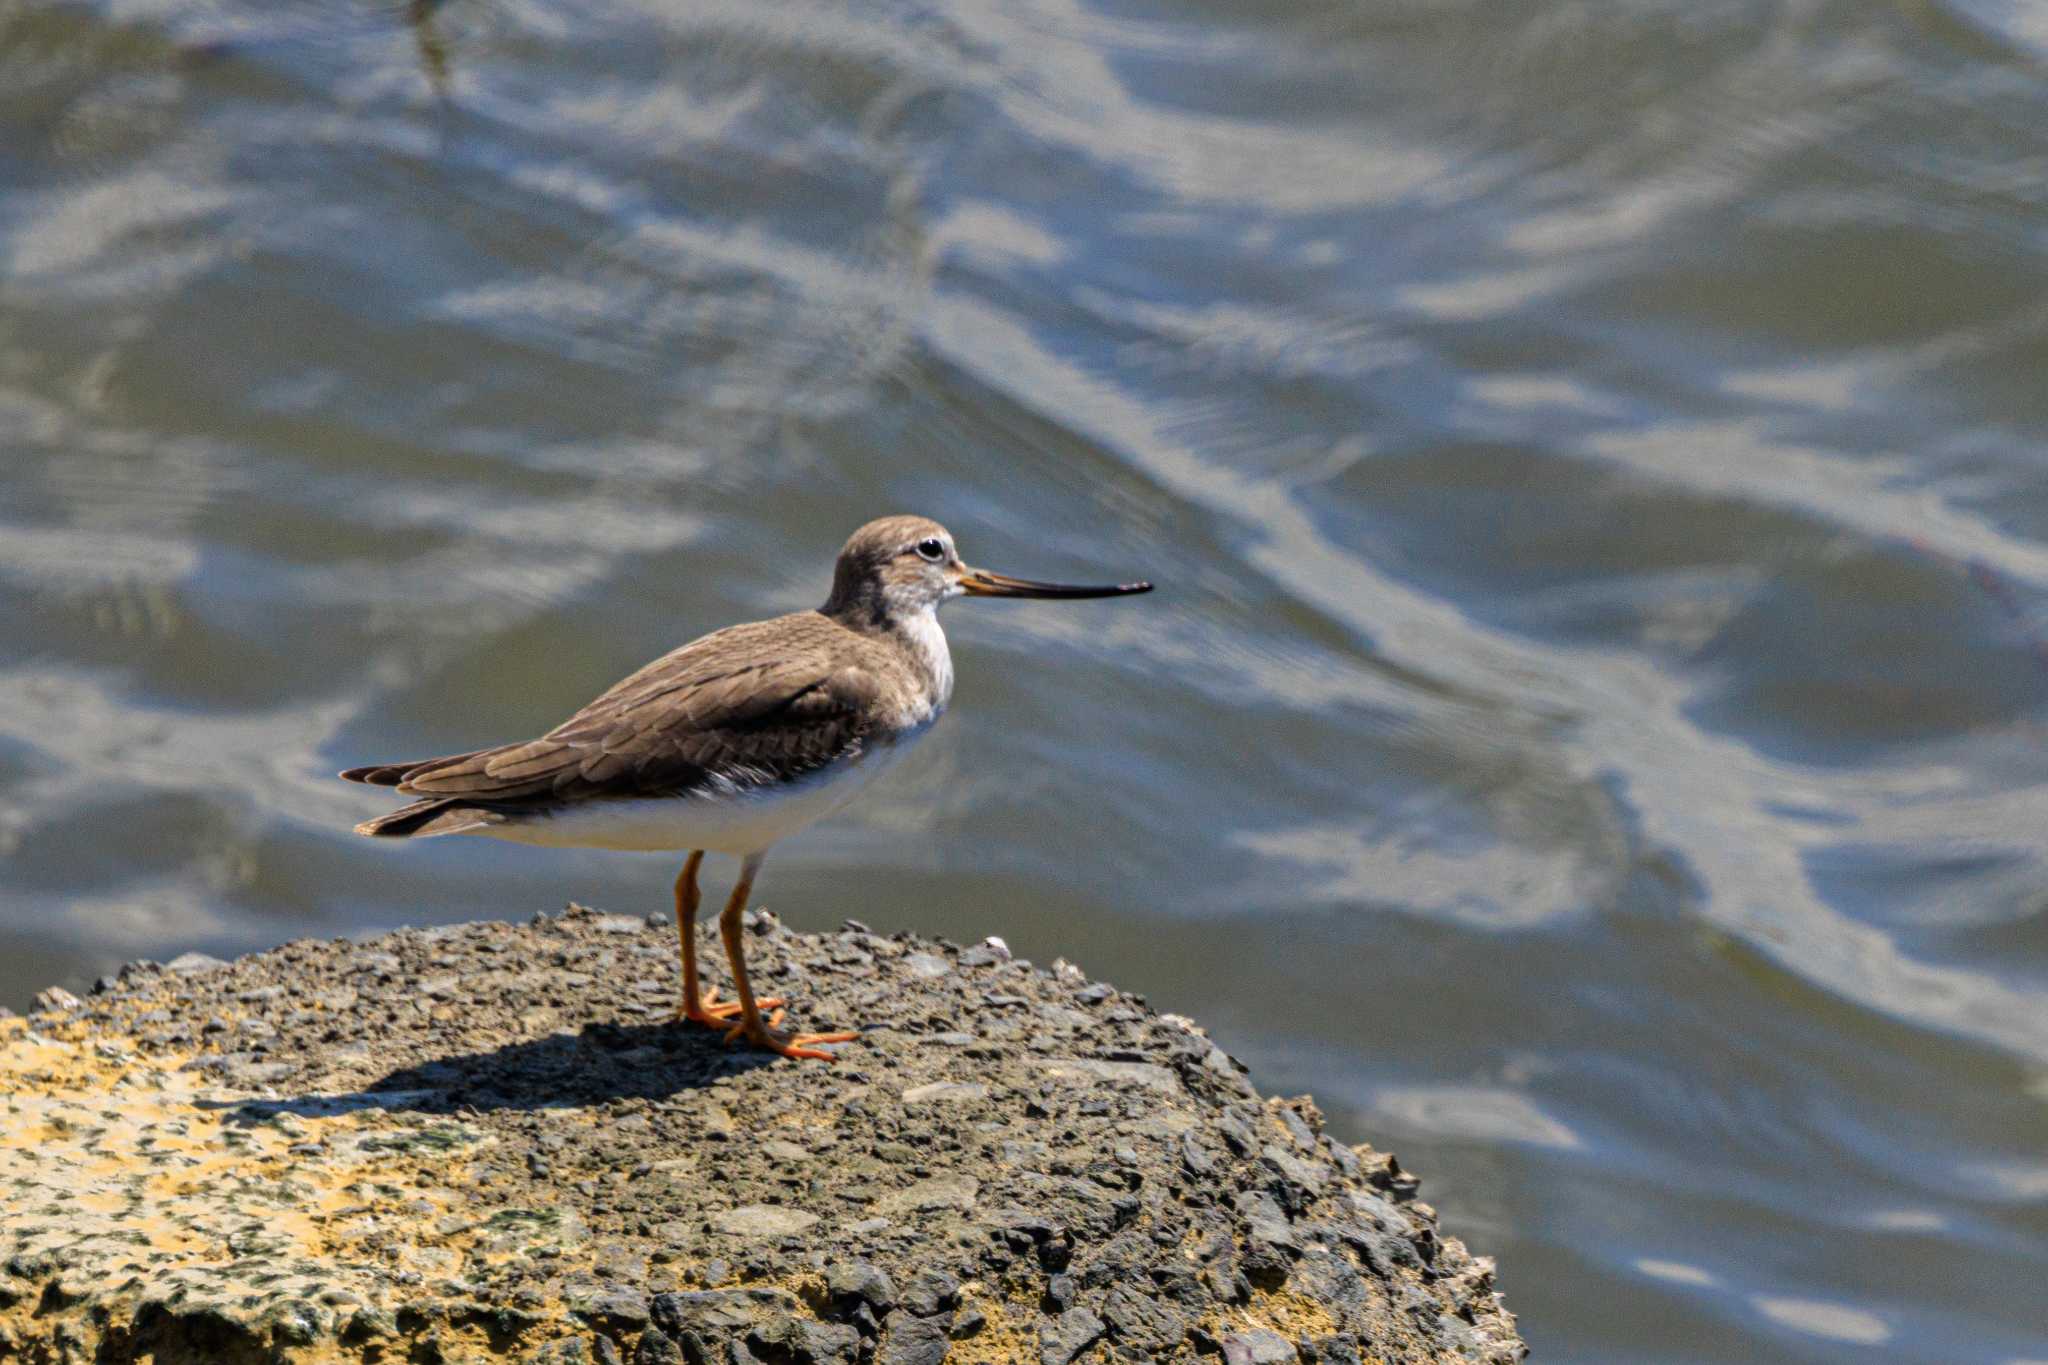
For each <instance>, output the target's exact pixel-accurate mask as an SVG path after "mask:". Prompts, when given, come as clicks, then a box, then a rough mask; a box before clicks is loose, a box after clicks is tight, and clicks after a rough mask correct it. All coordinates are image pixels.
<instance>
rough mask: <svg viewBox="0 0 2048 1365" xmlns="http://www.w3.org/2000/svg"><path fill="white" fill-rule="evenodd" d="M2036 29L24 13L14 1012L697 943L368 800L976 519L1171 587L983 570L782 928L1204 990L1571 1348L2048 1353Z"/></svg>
mask: <svg viewBox="0 0 2048 1365" xmlns="http://www.w3.org/2000/svg"><path fill="white" fill-rule="evenodd" d="M2044 64H2048V25H2044V24H2043V22H2042V19H2041V17H2040V11H2039V10H2038V9H2037V8H2035V7H2032V6H2027V5H2021V4H2011V3H1998V2H1997V0H1951V2H1950V3H1947V4H1940V3H1923V2H1919V0H1909V2H1908V3H1901V4H1897V5H1891V6H1872V5H1857V4H1844V3H1831V4H1814V3H1800V4H1790V5H1786V4H1779V5H1759V4H1749V5H1718V6H1708V7H1701V6H1697V5H1680V4H1672V3H1666V4H1653V3H1636V4H1597V3H1593V4H1589V3H1551V4H1545V5H1541V6H1524V7H1506V8H1503V7H1501V6H1498V5H1485V4H1479V3H1476V0H1465V2H1463V3H1452V2H1448V0H1433V2H1432V3H1407V4H1392V5H1359V4H1355V3H1349V4H1328V3H1322V0H1282V3H1278V4H1271V5H1259V6H1250V7H1247V6H1241V5H1222V4H1215V3H1200V2H1198V0H1182V3H1179V4H1175V5H1159V4H1147V3H1106V4H1097V5H1094V6H1091V7H1081V6H1077V5H1075V4H1071V3H1063V0H1022V3H1019V0H945V3H943V4H940V5H937V6H934V7H921V6H918V5H913V4H898V3H887V2H886V0H870V3H864V4H859V5H843V6H842V5H834V4H831V3H828V2H827V0H778V2H777V3H775V4H772V5H762V4H756V3H722V2H719V0H713V2H712V3H699V4H690V5H677V4H668V3H663V4H643V5H638V6H635V5H630V4H626V5H614V6H609V7H600V8H598V9H595V10H591V9H587V8H586V9H582V10H571V9H568V8H564V7H562V6H559V5H541V4H536V3H532V0H493V2H492V3H472V2H471V0H448V3H446V4H444V5H439V6H436V5H432V4H428V3H420V4H415V5H413V6H411V7H410V8H407V7H404V6H397V5H357V6H354V7H352V8H351V7H343V8H337V7H334V6H329V5H323V6H314V5H306V4H301V5H274V4H266V5H259V4H253V3H227V2H226V0H214V2H213V3H199V4H194V3H171V0H121V2H120V3H109V4H105V5H102V6H98V7H89V6H84V5H74V4H57V5H53V4H45V3H30V4H28V5H26V6H24V5H23V4H21V3H18V2H17V3H12V4H8V3H4V0H0V130H4V135H0V456H4V458H0V851H4V862H0V1000H4V1001H5V1002H6V1003H8V1004H10V1005H12V1006H13V1007H15V1008H17V1009H19V1008H22V1007H24V1006H25V1005H26V1004H27V1003H28V998H29V996H30V995H31V994H32V993H33V992H34V991H35V990H36V989H37V988H39V987H40V986H42V985H45V984H48V983H50V982H65V983H68V984H70V985H71V986H73V987H74V988H82V987H83V986H84V985H85V984H86V983H87V982H89V981H90V980H91V979H92V978H93V977H94V976H96V975H97V974H99V973H100V972H103V971H105V970H108V969H109V968H110V967H112V966H113V965H115V964H116V963H118V962H120V961H122V960H124V959H127V958H130V957H134V956H139V955H147V956H153V957H158V958H163V957H168V956H170V955H173V954H175V953H177V952H179V951H182V950H184V949H187V948H201V949H206V950H209V951H212V952H215V953H222V954H225V953H230V952H236V951H242V950H246V949H252V948H257V947H262V946H265V945H269V944H274V943H277V942H279V941H282V940H284V939H288V938H292V937H298V936H305V935H336V934H359V933H367V932H372V931H375V930H377V929H380V928H384V927H389V926H393V925H397V924H403V923H414V924H418V923H426V922H442V921H454V920H463V919H470V918H475V917H480V916H489V915H502V916H521V917H523V916H526V915H530V914H531V913H532V912H533V911H534V910H536V909H540V908H553V907H556V906H558V905H559V904H560V903H561V902H563V901H564V900H566V899H568V898H570V897H575V898H576V899H579V900H583V901H586V902H590V903H593V904H598V905H602V906H605V907H607V908H610V909H615V910H632V911H655V912H659V911H661V910H663V909H664V908H665V907H666V899H665V897H666V893H667V884H668V879H669V878H670V876H671V875H672V874H673V868H672V867H671V866H670V865H669V863H668V862H667V861H665V860H662V859H659V858H643V857H632V856H625V855H606V854H595V853H592V854H581V853H549V852H542V851H536V850H528V849H520V848H514V847H508V846H503V845H497V844H489V843H482V842H475V843H472V842H467V841H458V840H444V841H440V842H438V843H433V844H427V845H422V846H419V847H397V848H389V847H381V846H373V845H371V844H369V843H366V842H365V841H362V840H359V839H355V838H353V837H352V836H351V835H350V834H349V833H348V829H349V826H350V825H351V824H352V823H354V822H355V821H356V820H358V819H361V818H363V817H365V816H367V815H369V814H372V813H374V812H375V811H377V810H380V809H383V808H384V807H385V806H386V805H387V804H388V801H387V800H386V799H385V798H383V797H381V796H380V795H378V794H376V793H371V792H365V791H363V790H361V789H353V788H350V787H348V786H346V785H344V784H342V783H339V782H337V781H335V780H333V778H332V776H331V774H332V773H333V771H334V770H335V769H337V768H339V767H342V766H344V765H347V764H353V763H360V762H367V761H372V760H382V759H392V758H400V757H407V756H412V755H418V754H437V753H444V752H449V751H453V750H457V749H460V748H463V747H466V746H470V745H476V744H481V743H485V742H490V741H495V740H501V739H508V738H515V737H523V736H525V735H527V734H529V733H531V732H535V731H537V730H539V729H541V728H544V727H545V726H547V725H549V724H551V723H552V722H554V721H555V720H557V719H559V718H560V717H561V716H563V715H565V714H567V712H568V711H569V710H571V709H572V708H573V707H575V706H576V705H578V704H579V703H581V702H582V701H584V700H585V699H586V698H587V697H588V696H589V695H591V694H592V693H594V692H595V691H596V690H597V689H598V688H600V687H602V686H604V685H605V684H607V683H609V682H610V681H611V680H612V679H614V678H615V677H617V676H619V675H621V674H623V673H624V672H626V671H627V670H629V669H631V668H633V667H634V666H636V665H637V664H639V663H640V662H642V661H643V660H644V659H646V658H648V657H651V656H652V655H654V654H656V653H658V652H660V651H662V650H663V649H665V648H667V647H669V646H671V645H673V644H675V643H678V642H680V641H682V640H684V639H687V638H689V637H691V636H693V635H695V634H697V633H699V632H701V631H703V630H706V629H709V628H711V627H713V626H716V625H720V624H724V623H726V622H728V621H732V620H738V619H743V618H747V617H753V616H760V615H766V614H770V613H773V612H777V611H783V610H790V609H794V608H797V607H801V606H806V605H811V604H814V603H815V602H817V601H819V600H820V599H821V598H822V597H823V595H824V591H825V588H826V584H827V578H828V563H829V558H830V555H831V553H832V551H833V550H834V549H835V548H836V547H837V545H838V543H839V541H840V540H841V539H842V538H843V537H844V536H845V534H846V532H847V531H849V530H850V529H852V527H853V526H854V525H855V524H857V523H858V522H859V521H861V520H863V519H865V518H866V517H868V516H870V515H874V514H877V513H881V512H885V511H895V510H916V511H921V512H926V513H929V514H931V515H934V516H937V517H939V518H940V519H942V520H944V521H945V522H946V523H947V524H948V525H949V526H951V527H952V529H953V530H954V531H955V533H956V534H957V535H958V536H959V538H960V540H961V543H962V547H963V550H964V552H965V553H966V554H967V555H968V557H969V558H970V559H971V560H973V561H976V562H981V563H986V564H988V565H989V566H991V567H994V568H997V569H1002V570H1006V571H1010V572H1015V573H1021V574H1027V575H1032V576H1037V577H1047V578H1071V579H1076V580H1081V581H1090V580H1097V579H1104V578H1116V577H1125V576H1137V575H1143V576H1145V577H1149V578H1152V579H1154V580H1156V581H1157V582H1159V583H1160V584H1161V585H1162V587H1161V591H1160V592H1158V593H1157V594H1155V595H1153V596H1152V597H1149V598H1145V599H1140V600H1134V601H1129V602H1110V603H1070V604H1062V603H1045V604H1013V603H984V602H970V603H963V604H960V605H957V606H954V607H952V608H950V609H949V610H948V613H947V623H948V628H949V630H950V631H951V634H952V639H953V642H954V650H955V656H956V661H957V664H958V669H959V675H960V689H959V693H958V696H957V697H956V702H955V711H956V714H955V715H954V716H953V717H951V718H950V719H949V720H948V721H947V722H946V724H944V725H943V726H941V727H940V728H939V730H938V732H937V733H936V734H935V735H934V736H933V738H932V739H930V740H929V741H927V742H926V745H925V746H924V747H923V748H922V749H921V750H920V751H919V753H918V754H917V755H916V756H915V757H914V758H913V759H912V760H911V761H910V762H909V763H908V764H907V765H906V766H905V767H904V768H903V769H902V770H901V771H899V772H898V773H897V774H895V775H894V777H893V779H892V781H891V783H890V785H888V786H887V787H886V788H883V789H880V790H878V792H877V793H876V797H877V800H876V802H875V804H874V805H873V806H872V807H871V808H869V809H866V810H864V811H863V812H861V813H860V814H858V815H855V816H851V817H847V818H842V819H840V820H838V821H836V822H835V823H832V824H830V825H827V826H823V827H820V828H819V829H817V830H815V831H813V832H811V833H810V834H807V835H806V836H805V837H803V838H802V839H800V840H796V841H794V842H792V843H789V844H787V845H785V846H783V847H782V848H779V849H778V850H777V851H776V853H775V855H774V856H773V857H772V858H771V859H770V861H769V863H768V866H767V869H766V871H765V873H764V876H763V880H762V883H761V886H760V899H761V900H762V901H763V902H765V903H767V904H770V905H772V906H773V907H775V908H776V909H777V910H778V911H780V912H782V913H783V914H784V915H785V916H786V917H787V918H788V919H789V920H791V921H792V922H794V923H796V924H798V925H802V926H830V925H833V924H836V923H837V922H838V921H839V920H840V919H841V918H843V917H847V916H855V917H859V918H862V919H865V920H867V921H869V922H871V923H873V924H874V925H876V926H877V927H879V928H883V929H896V928H911V929H918V930H922V931H925V932H931V933H942V934H947V935H950V936H952V937H954V938H956V939H972V938H976V937H979V936H981V935H984V934H988V933H1000V934H1002V935H1004V936H1005V937H1006V938H1007V939H1008V940H1009V941H1010V942H1011V943H1012V944H1013V945H1014V946H1015V947H1016V948H1017V949H1018V950H1019V951H1020V952H1021V953H1023V954H1026V955H1028V956H1031V957H1033V958H1035V959H1038V960H1041V961H1044V960H1050V959H1051V958H1053V957H1054V956H1056V955H1060V954H1065V955H1067V956H1069V957H1070V958H1073V959H1075V960H1077V961H1079V962H1080V963H1082V964H1083V965H1084V966H1085V967H1086V968H1087V969H1088V970H1089V971H1091V972H1092V973H1095V974H1097V975H1101V976H1106V977H1109V978H1112V979H1114V980H1116V981H1118V982H1120V983H1122V984H1124V985H1127V986H1129V987H1132V988H1134V989H1139V990H1143V991H1145V992H1147V993H1148V994H1149V995H1150V996H1151V998H1152V999H1153V1000H1154V1002H1155V1003H1157V1004H1159V1005H1161V1006H1162V1007H1165V1008H1170V1009H1175V1010H1181V1011H1185V1012H1187V1013H1190V1014H1192V1015H1195V1016H1197V1017H1198V1018H1200V1019H1202V1020H1203V1021H1205V1022H1206V1023H1207V1024H1209V1025H1210V1026H1211V1027H1212V1030H1213V1031H1214V1032H1215V1034H1216V1035H1217V1036H1218V1037H1219V1038H1220V1039H1222V1040H1223V1041H1224V1042H1225V1043H1226V1044H1227V1045H1228V1046H1229V1047H1230V1048H1231V1049H1232V1050H1233V1051H1235V1052H1237V1053H1238V1054H1240V1055H1241V1056H1243V1057H1244V1058H1245V1059H1246V1060H1248V1061H1249V1062H1250V1063H1251V1064H1252V1066H1253V1068H1254V1073H1255V1077H1256V1079H1257V1080H1258V1081H1259V1083H1260V1084H1261V1085H1262V1087H1263V1088H1265V1089H1266V1090H1267V1091H1269V1092H1291V1091H1298V1090H1311V1091H1313V1092H1314V1093H1315V1094H1316V1095H1317V1096H1318V1097H1319V1099H1320V1100H1321V1102H1322V1103H1323V1105H1324V1107H1325V1108H1326V1109H1327V1110H1328V1111H1329V1112H1330V1115H1331V1118H1332V1121H1333V1123H1334V1124H1335V1125H1337V1127H1338V1129H1339V1130H1340V1131H1341V1132H1343V1133H1346V1134H1349V1135H1351V1136H1354V1137H1358V1138H1364V1137H1368V1136H1369V1137H1370V1138H1372V1139H1373V1140H1374V1141H1375V1142H1378V1143H1380V1144H1382V1145H1390V1146H1392V1147H1394V1148H1395V1149H1396V1150H1397V1151H1398V1152H1399V1153H1400V1154H1401V1156H1402V1157H1403V1158H1404V1160H1406V1161H1407V1162H1409V1163H1410V1164H1412V1165H1414V1166H1416V1167H1417V1168H1419V1169H1420V1170H1421V1171H1423V1172H1424V1174H1425V1176H1426V1179H1427V1183H1426V1185H1425V1195H1426V1196H1427V1197H1429V1198H1431V1199H1432V1200H1433V1201H1434V1202H1435V1203H1436V1204H1437V1205H1438V1206H1439V1207H1440V1208H1441V1209H1442V1211H1443V1213H1444V1215H1445V1219H1446V1222H1447V1225H1448V1226H1449V1227H1450V1228H1451V1229H1452V1230H1453V1231H1456V1232H1458V1233H1460V1234H1462V1235H1464V1236H1466V1237H1467V1238H1468V1240H1470V1241H1471V1242H1472V1243H1473V1244H1474V1245H1475V1246H1476V1247H1477V1248H1478V1249H1480V1250H1483V1251H1487V1252H1491V1253H1494V1254H1496V1255H1498V1257H1499V1258H1500V1261H1501V1264H1502V1278H1503V1282H1504V1285H1505V1287H1506V1289H1507V1291H1508V1293H1509V1295H1510V1301H1511V1304H1512V1306H1513V1307H1514V1308H1516V1309H1517V1310H1518V1311H1519V1312H1520V1314H1521V1315H1522V1322H1523V1325H1524V1328H1525V1329H1526V1331H1527V1333H1528V1335H1529V1337H1530V1339H1531V1340H1532V1341H1533V1342H1534V1343H1535V1344H1536V1345H1537V1347H1538V1349H1539V1352H1540V1354H1541V1356H1542V1358H1545V1359H1549V1360H1559V1361H1612V1362H1624V1361H1626V1362H1636V1361H1644V1360H1658V1361H1759V1360H1772V1361H1801V1362H1806V1361H1854V1360H1865V1359H1885V1360H1900V1361H1929V1362H1943V1363H1944V1365H1957V1363H1967V1362H2000V1363H2001V1365H2003V1363H2004V1362H2015V1361H2025V1360H2038V1359H2048V1295H2044V1294H2043V1293H2042V1290H2041V1284H2042V1282H2043V1277H2044V1273H2048V1157H2044V1156H2043V1152H2044V1150H2048V912H2044V907H2048V889H2044V888H2048V878H2044V873H2048V867H2044V859H2043V836H2042V831H2043V829H2044V828H2048V795H2044V793H2048V786H2044V784H2043V779H2044V777H2048V744H2044V740H2048V728H2044V726H2048V708H2044V698H2048V383H2044V382H2043V378H2042V376H2043V375H2044V373H2048V291H2044V285H2048V204H2044V200H2048V174H2044V171H2048V79H2044V77H2048V71H2044ZM720 886H722V880H718V879H714V881H713V882H712V894H714V895H716V894H718V888H719V887H720Z"/></svg>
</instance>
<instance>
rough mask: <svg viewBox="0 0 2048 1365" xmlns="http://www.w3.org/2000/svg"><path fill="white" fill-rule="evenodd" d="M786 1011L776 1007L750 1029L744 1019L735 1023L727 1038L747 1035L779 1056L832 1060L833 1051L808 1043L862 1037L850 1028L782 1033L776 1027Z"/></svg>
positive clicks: (776, 1002)
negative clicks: (754, 1027)
mask: <svg viewBox="0 0 2048 1365" xmlns="http://www.w3.org/2000/svg"><path fill="white" fill-rule="evenodd" d="M760 1003H761V1004H762V1005H764V1006H770V1007H773V1006H776V1005H780V1004H781V1003H782V1002H781V1001H779V1000H763V1001H761V1002H760ZM783 1014H784V1011H783V1010H780V1009H777V1010H776V1011H775V1013H773V1014H771V1015H769V1016H768V1020H767V1022H766V1023H764V1024H762V1025H761V1026H760V1027H759V1028H758V1029H749V1028H748V1027H747V1026H746V1024H745V1023H744V1022H741V1023H737V1024H734V1025H732V1026H731V1027H730V1028H728V1029H726V1031H725V1041H726V1043H727V1044H728V1045H730V1044H732V1043H736V1042H738V1041H739V1040H740V1039H742V1038H745V1039H746V1040H747V1041H748V1042H750V1043H752V1044H753V1045H754V1046H755V1047H758V1048H763V1049H765V1050H767V1051H769V1052H772V1053H774V1054H775V1055H776V1056H778V1057H798V1058H807V1059H809V1060H811V1061H818V1062H829V1061H831V1060H832V1054H831V1053H829V1052H825V1051H823V1050H821V1049H819V1048H815V1047H810V1046H808V1044H811V1043H850V1042H852V1041H853V1040H854V1039H856V1038H858V1037H860V1034H858V1033H855V1032H853V1031H851V1030H848V1031H846V1032H843V1033H794V1034H792V1033H783V1032H780V1031H779V1030H778V1029H777V1028H776V1025H778V1024H780V1023H781V1022H782V1016H783Z"/></svg>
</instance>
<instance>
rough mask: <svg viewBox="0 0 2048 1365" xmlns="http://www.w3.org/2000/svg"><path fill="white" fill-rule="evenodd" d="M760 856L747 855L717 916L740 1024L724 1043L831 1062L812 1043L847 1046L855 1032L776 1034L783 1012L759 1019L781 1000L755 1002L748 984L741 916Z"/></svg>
mask: <svg viewBox="0 0 2048 1365" xmlns="http://www.w3.org/2000/svg"><path fill="white" fill-rule="evenodd" d="M761 857H762V855H761V854H759V853H750V854H748V855H747V859H746V861H745V862H743V863H741V864H740V879H739V881H738V882H737V883H735V884H734V886H733V888H732V898H731V899H730V900H728V901H726V903H725V911H724V913H722V914H720V915H719V917H718V934H719V937H720V938H723V939H724V940H725V957H726V960H727V961H728V962H730V963H731V964H732V979H733V985H734V987H735V988H736V989H737V990H738V991H739V993H740V1021H739V1022H738V1023H737V1024H734V1025H732V1026H731V1027H730V1028H729V1029H727V1030H726V1034H725V1041H727V1042H728V1043H730V1042H735V1041H737V1040H738V1039H740V1038H745V1039H746V1040H747V1041H748V1042H750V1043H752V1044H753V1045H754V1046H755V1047H760V1048H766V1049H767V1050H768V1051H770V1052H773V1053H775V1054H776V1055H777V1056H781V1057H809V1058H813V1059H815V1060H818V1061H821V1062H829V1061H831V1060H832V1054H831V1053H829V1052H826V1051H824V1050H823V1049H821V1048H816V1047H810V1046H807V1044H811V1043H850V1042H852V1041H853V1040H854V1039H856V1038H858V1037H860V1035H859V1034H858V1033H798V1034H794V1035H792V1034H787V1033H782V1032H778V1031H777V1030H776V1028H775V1027H774V1025H775V1024H779V1023H781V1022H782V1011H781V1010H779V1009H777V1010H775V1017H774V1018H773V1020H764V1019H762V1018H761V1006H763V1005H765V1006H767V1007H768V1008H770V1009H775V1007H776V1006H777V1005H780V1004H781V1003H782V1002H781V1001H780V1000H762V1001H758V1002H757V1001H756V1000H755V999H754V990H753V987H752V986H750V985H748V984H747V958H746V944H745V942H744V936H745V934H746V926H745V925H743V924H741V923H740V917H741V916H742V915H744V914H746V912H747V897H749V896H751V895H752V894H753V893H754V874H755V873H757V872H759V871H760V870H761Z"/></svg>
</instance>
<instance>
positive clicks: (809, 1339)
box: [747, 1310, 860, 1365]
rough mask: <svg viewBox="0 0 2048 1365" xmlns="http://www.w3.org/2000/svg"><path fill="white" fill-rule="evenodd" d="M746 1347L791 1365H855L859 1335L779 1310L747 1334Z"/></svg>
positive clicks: (837, 1326)
mask: <svg viewBox="0 0 2048 1365" xmlns="http://www.w3.org/2000/svg"><path fill="white" fill-rule="evenodd" d="M747 1346H748V1347H749V1348H750V1349H752V1351H753V1352H754V1354H755V1355H756V1356H758V1357H760V1358H762V1359H764V1360H771V1361H784V1360H786V1361H790V1362H792V1365H854V1360H855V1358H856V1357H857V1356H858V1355H859V1352H860V1334H859V1333H858V1332H856V1331H854V1329H853V1328H851V1327H846V1326H842V1325H840V1324H839V1323H836V1322H818V1321H816V1320H815V1319H806V1318H800V1317H798V1316H797V1315H796V1314H795V1313H793V1312H788V1311H784V1310H777V1311H775V1312H772V1313H770V1314H768V1316H767V1319H766V1320H765V1321H764V1322H762V1323H760V1324H759V1325H758V1326H756V1327H755V1328H754V1329H753V1330H752V1331H751V1332H748V1333H747Z"/></svg>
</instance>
